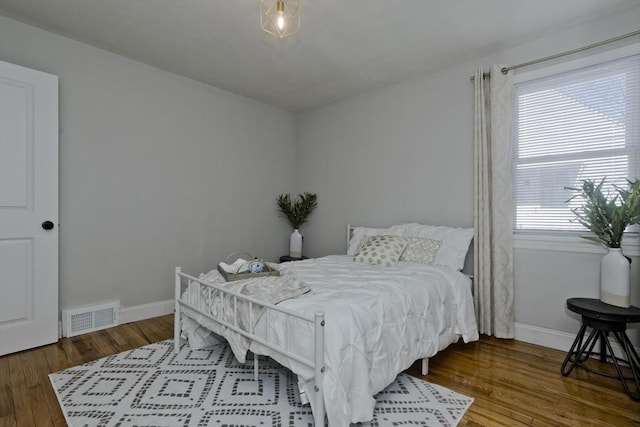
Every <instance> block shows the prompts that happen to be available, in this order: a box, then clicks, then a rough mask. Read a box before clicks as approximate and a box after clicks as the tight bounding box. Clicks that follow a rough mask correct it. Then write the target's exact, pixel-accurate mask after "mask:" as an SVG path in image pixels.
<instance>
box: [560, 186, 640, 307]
mask: <svg viewBox="0 0 640 427" xmlns="http://www.w3.org/2000/svg"><path fill="white" fill-rule="evenodd" d="M605 180H606V178H603V179H602V180H601V181H600V182H596V181H594V180H590V179H586V180H583V181H582V185H581V186H580V187H565V189H566V190H569V191H573V192H574V193H575V194H574V196H573V197H571V198H570V199H569V200H568V201H571V200H574V199H580V200H582V201H583V203H582V205H581V206H578V207H576V208H573V209H571V211H572V212H573V213H574V215H575V216H576V221H577V222H579V223H580V224H582V225H583V226H584V227H586V228H587V229H588V230H589V231H591V232H592V233H593V234H594V235H593V236H581V237H583V238H584V239H588V240H591V241H593V242H596V243H599V244H601V245H603V246H605V247H606V248H607V254H606V255H604V256H603V257H602V261H601V262H600V300H601V301H603V302H606V303H607V304H611V305H616V306H619V307H629V306H630V301H629V269H630V263H631V259H630V258H626V257H625V256H624V255H623V254H622V249H621V245H622V237H623V233H624V230H625V229H626V228H627V226H629V225H634V224H640V179H636V180H635V181H629V180H627V182H628V184H629V185H628V187H627V188H622V187H619V186H617V185H615V184H612V185H613V188H614V189H615V191H614V192H613V194H609V193H607V194H605V193H604V191H603V186H604V184H605Z"/></svg>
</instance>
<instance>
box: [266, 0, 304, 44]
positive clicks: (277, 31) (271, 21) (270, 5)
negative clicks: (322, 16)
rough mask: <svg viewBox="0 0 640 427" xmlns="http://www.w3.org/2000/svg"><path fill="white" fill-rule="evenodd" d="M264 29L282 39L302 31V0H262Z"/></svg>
mask: <svg viewBox="0 0 640 427" xmlns="http://www.w3.org/2000/svg"><path fill="white" fill-rule="evenodd" d="M260 25H261V26H262V30H263V31H265V32H267V33H269V34H271V35H273V36H275V37H278V38H279V39H282V38H284V37H287V36H288V35H291V34H293V33H297V32H298V31H300V0H260Z"/></svg>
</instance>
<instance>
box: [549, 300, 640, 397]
mask: <svg viewBox="0 0 640 427" xmlns="http://www.w3.org/2000/svg"><path fill="white" fill-rule="evenodd" d="M567 308H568V309H569V310H571V311H573V312H574V313H578V314H580V315H581V316H582V326H581V327H580V330H579V331H578V335H577V336H576V339H575V340H574V341H573V344H572V345H571V349H570V350H569V352H568V353H567V357H565V359H564V362H562V368H561V369H560V370H561V372H562V375H564V376H565V377H566V376H568V375H569V374H571V371H573V369H574V368H575V367H576V366H579V367H580V368H583V369H585V370H587V371H589V372H593V373H595V374H598V375H604V376H607V377H611V378H618V379H620V382H621V383H622V385H623V387H624V391H625V392H626V393H627V394H628V395H629V397H631V399H633V400H634V401H636V402H638V401H640V379H639V376H640V357H639V356H638V353H637V352H636V350H635V348H634V347H633V344H632V343H631V341H630V340H629V337H628V336H627V332H626V330H627V323H639V322H640V308H638V307H634V306H631V307H629V308H622V307H616V306H613V305H609V304H606V303H603V302H602V301H600V300H598V299H594V298H569V299H568V300H567ZM587 327H589V328H591V332H590V333H589V337H588V338H587V339H586V341H585V340H584V335H585V332H586V330H587ZM609 333H611V334H612V335H613V336H614V337H615V339H616V341H617V342H618V344H619V345H620V348H621V349H622V352H623V353H624V357H623V358H621V357H616V355H615V354H614V353H613V348H612V347H611V343H610V342H609ZM598 340H600V351H599V352H596V351H593V349H594V347H595V345H596V342H597V341H598ZM583 341H584V342H583ZM591 356H599V358H600V362H601V363H606V362H607V359H610V360H611V361H612V362H613V364H614V366H615V368H616V372H617V375H612V374H609V373H606V372H602V371H599V370H596V369H593V368H590V367H588V366H586V365H585V364H584V362H586V361H587V360H588V359H589V358H590V357H591ZM621 364H623V365H624V366H628V367H629V369H630V370H631V377H625V375H624V374H623V372H622V369H621ZM567 365H569V366H568V368H567ZM629 382H631V383H632V384H635V391H632V390H631V389H630V388H629V385H628V383H629Z"/></svg>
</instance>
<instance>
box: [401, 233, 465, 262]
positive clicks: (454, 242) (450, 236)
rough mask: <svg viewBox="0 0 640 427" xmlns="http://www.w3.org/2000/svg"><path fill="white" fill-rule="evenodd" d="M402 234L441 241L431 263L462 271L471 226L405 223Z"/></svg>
mask: <svg viewBox="0 0 640 427" xmlns="http://www.w3.org/2000/svg"><path fill="white" fill-rule="evenodd" d="M402 236H404V237H426V238H429V239H433V240H440V241H442V244H441V245H440V249H439V250H438V252H437V253H436V255H435V257H434V260H433V263H434V264H437V265H446V266H449V267H451V268H453V269H455V270H458V271H462V269H463V268H464V259H465V257H466V256H467V251H468V250H469V245H470V244H471V239H473V228H455V227H446V226H433V225H422V224H416V223H412V224H405V226H404V229H403V232H402Z"/></svg>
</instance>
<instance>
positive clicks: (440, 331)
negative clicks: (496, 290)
mask: <svg viewBox="0 0 640 427" xmlns="http://www.w3.org/2000/svg"><path fill="white" fill-rule="evenodd" d="M280 270H281V274H295V275H297V276H298V277H299V278H300V279H301V280H302V281H303V282H304V283H305V284H306V285H308V286H309V287H310V288H311V289H312V291H311V292H309V293H307V294H304V295H301V296H299V297H297V298H292V299H288V300H286V301H283V302H281V303H280V304H279V305H280V306H281V307H286V308H288V309H291V310H296V311H299V312H302V313H306V314H308V315H313V313H315V312H324V313H325V319H326V326H325V366H326V371H325V376H324V382H323V391H324V399H325V406H326V409H327V417H328V420H329V425H330V426H348V425H349V424H350V423H353V422H359V421H369V420H371V418H372V416H373V409H374V404H375V400H374V399H373V396H374V395H375V394H376V393H378V392H379V391H381V390H382V389H383V388H384V387H386V386H387V385H388V384H390V383H391V382H393V381H394V380H395V378H396V375H397V374H398V373H399V372H401V371H403V370H405V369H406V368H408V367H409V366H410V365H411V364H412V363H413V362H414V361H415V360H417V359H420V358H423V357H430V356H433V355H434V354H436V353H437V352H438V351H440V350H442V349H444V348H445V347H447V346H448V345H449V344H451V343H453V342H456V341H457V340H458V338H459V337H462V338H463V340H464V341H465V342H469V341H474V340H477V339H478V331H477V327H476V320H475V314H474V309H473V297H472V294H471V284H470V280H469V278H468V277H467V276H465V275H464V274H462V273H459V272H457V271H454V270H453V269H451V268H449V267H442V266H434V265H422V264H414V263H399V264H397V265H396V266H394V267H381V266H372V265H368V264H361V263H356V262H354V261H353V257H351V256H346V255H332V256H327V257H323V258H317V259H312V260H305V261H297V262H291V263H285V264H281V265H280ZM187 314H189V313H188V312H187ZM198 321H200V323H203V324H205V326H207V325H206V323H204V322H202V321H201V319H198ZM267 329H268V330H269V332H268V333H269V341H271V342H279V343H280V345H281V346H283V347H284V346H285V341H288V343H287V345H288V347H289V351H293V352H296V353H299V354H302V355H304V356H305V357H307V358H309V359H312V355H313V330H312V326H311V325H309V324H308V323H304V322H302V321H296V320H293V321H290V325H289V328H288V329H287V328H286V327H285V325H284V316H283V315H278V314H275V313H272V314H271V317H270V319H269V324H267V322H266V316H263V317H262V318H261V319H260V320H259V322H258V324H257V325H256V333H258V334H261V335H263V334H266V330H267ZM286 330H288V331H289V332H288V334H289V337H288V338H287V337H286V336H285V335H286V332H285V331H286ZM250 349H251V351H253V352H255V353H257V354H265V355H269V356H271V357H273V358H274V359H275V360H276V361H278V362H279V363H280V364H282V365H284V366H286V367H288V368H290V369H291V370H292V371H293V372H294V373H296V374H297V375H298V378H299V383H300V387H301V391H304V392H305V393H306V394H307V396H313V393H312V390H311V382H310V381H309V379H310V378H311V377H312V376H313V372H312V370H311V369H309V368H308V367H306V366H303V365H301V364H299V363H296V362H292V361H291V360H289V359H287V358H286V357H283V356H282V355H280V354H278V353H274V352H272V351H271V350H269V349H267V348H265V347H263V346H261V345H259V344H257V343H253V344H251V347H250Z"/></svg>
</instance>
